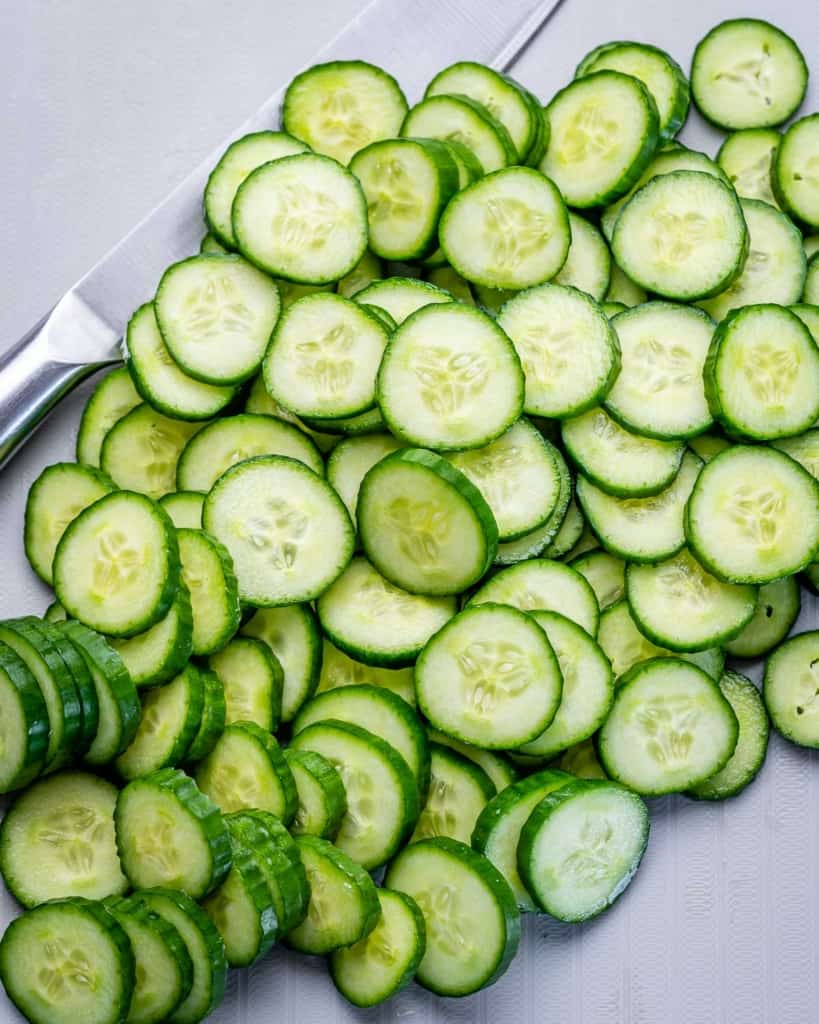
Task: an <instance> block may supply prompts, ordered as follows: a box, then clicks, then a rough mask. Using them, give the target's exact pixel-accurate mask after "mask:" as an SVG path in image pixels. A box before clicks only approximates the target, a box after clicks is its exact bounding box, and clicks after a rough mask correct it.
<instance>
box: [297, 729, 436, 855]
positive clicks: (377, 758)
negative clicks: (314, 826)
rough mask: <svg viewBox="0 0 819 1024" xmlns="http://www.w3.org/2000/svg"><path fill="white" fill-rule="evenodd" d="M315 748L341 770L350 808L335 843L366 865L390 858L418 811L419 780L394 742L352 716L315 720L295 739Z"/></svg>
mask: <svg viewBox="0 0 819 1024" xmlns="http://www.w3.org/2000/svg"><path fill="white" fill-rule="evenodd" d="M291 746H292V747H294V748H295V749H296V750H314V751H316V753H319V754H321V755H322V756H323V757H325V758H326V759H327V760H328V761H330V763H331V764H332V765H333V767H334V768H335V769H336V771H337V772H338V773H339V775H340V776H341V780H342V782H343V783H344V790H345V792H346V795H347V813H346V814H345V815H344V817H343V818H342V821H341V826H340V828H339V830H338V834H337V835H336V838H335V844H336V846H337V847H338V848H339V850H342V851H343V852H344V853H346V854H347V855H348V856H349V857H352V859H353V860H354V861H355V862H356V863H358V864H361V865H362V867H365V868H367V869H368V870H372V869H373V868H377V867H379V866H380V865H382V864H384V863H386V861H388V860H389V859H390V857H392V855H393V854H394V853H395V852H396V851H397V850H398V848H399V847H400V846H401V844H402V843H403V842H404V841H405V840H406V838H407V836H408V834H409V832H410V831H411V829H412V827H413V825H414V824H415V822H416V820H417V818H418V813H419V799H418V785H417V783H416V781H415V777H414V776H413V774H412V771H411V770H410V768H409V766H408V764H407V762H406V761H405V760H404V758H403V757H401V755H400V754H399V753H398V752H397V751H396V750H395V748H394V747H393V746H391V745H390V744H389V743H387V742H385V741H384V740H382V739H381V738H380V737H378V736H376V735H375V734H374V733H371V732H369V731H368V730H367V729H361V728H359V727H358V726H356V725H352V724H351V723H349V722H341V721H336V720H333V719H329V720H327V721H321V722H314V723H313V724H312V725H309V726H307V727H306V728H305V729H303V730H302V731H301V732H300V733H299V734H298V735H297V736H295V737H294V738H293V740H292V742H291Z"/></svg>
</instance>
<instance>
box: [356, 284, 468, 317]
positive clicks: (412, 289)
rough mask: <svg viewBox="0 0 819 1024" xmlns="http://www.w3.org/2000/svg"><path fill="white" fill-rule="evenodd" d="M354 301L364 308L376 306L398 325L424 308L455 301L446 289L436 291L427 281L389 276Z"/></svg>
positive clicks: (364, 291) (369, 286)
mask: <svg viewBox="0 0 819 1024" xmlns="http://www.w3.org/2000/svg"><path fill="white" fill-rule="evenodd" d="M355 301H356V302H359V303H361V305H363V306H366V305H374V306H378V307H379V308H380V309H384V310H386V311H387V313H389V314H390V316H391V317H392V318H393V320H394V321H395V322H396V323H397V324H399V325H400V324H402V323H403V322H404V321H405V320H406V319H407V317H408V316H411V315H412V314H413V313H415V312H417V311H418V310H419V309H422V308H423V307H424V306H434V305H440V304H441V303H445V302H452V296H451V295H450V294H449V292H447V291H444V289H443V288H436V286H435V285H434V284H429V282H428V281H416V280H414V279H413V278H411V277H390V278H387V279H386V280H384V281H373V283H372V284H370V285H368V286H367V287H366V288H362V290H361V291H360V292H356V296H355Z"/></svg>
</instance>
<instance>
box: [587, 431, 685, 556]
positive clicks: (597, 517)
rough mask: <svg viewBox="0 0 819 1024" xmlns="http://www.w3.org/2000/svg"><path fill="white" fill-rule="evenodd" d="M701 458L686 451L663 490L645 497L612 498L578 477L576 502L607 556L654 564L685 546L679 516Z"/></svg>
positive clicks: (683, 531)
mask: <svg viewBox="0 0 819 1024" xmlns="http://www.w3.org/2000/svg"><path fill="white" fill-rule="evenodd" d="M701 468H702V462H701V461H700V459H699V458H698V457H697V456H696V455H695V454H694V453H693V452H690V451H688V452H686V453H685V455H683V459H682V462H681V464H680V470H679V472H678V473H677V475H676V477H675V478H674V480H673V481H672V483H671V484H670V485H669V486H668V487H666V489H665V490H664V491H660V492H659V493H658V494H655V495H652V496H651V497H648V498H615V497H613V496H612V495H610V494H606V493H605V491H601V490H600V489H599V488H598V487H595V485H594V484H593V483H591V482H590V481H589V480H587V479H586V478H585V477H584V476H582V475H580V476H578V478H577V500H578V501H579V502H580V507H581V508H582V509H583V512H584V514H585V516H586V518H587V519H588V521H589V523H590V524H591V528H592V529H593V530H594V532H595V534H597V536H598V537H599V538H600V543H601V544H602V546H603V547H604V548H605V549H606V550H607V551H608V552H610V553H611V554H613V555H618V556H619V557H620V558H624V559H626V560H627V561H631V562H659V561H661V560H662V559H663V558H670V557H671V555H675V554H676V553H677V552H678V551H679V550H680V549H681V548H682V547H684V545H685V528H684V523H683V520H684V514H685V509H686V502H687V501H688V499H689V497H690V495H691V491H692V490H693V488H694V484H695V483H696V481H697V477H698V476H699V473H700V469H701Z"/></svg>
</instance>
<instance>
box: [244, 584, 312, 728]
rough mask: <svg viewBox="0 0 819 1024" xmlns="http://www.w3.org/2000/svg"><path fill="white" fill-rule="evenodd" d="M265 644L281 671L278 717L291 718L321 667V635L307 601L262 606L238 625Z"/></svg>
mask: <svg viewBox="0 0 819 1024" xmlns="http://www.w3.org/2000/svg"><path fill="white" fill-rule="evenodd" d="M241 633H242V635H243V636H251V637H255V638H256V639H257V640H261V641H262V642H263V643H264V644H266V645H267V646H268V647H269V648H270V650H271V651H272V653H273V655H274V656H275V658H276V660H277V661H278V662H279V664H280V665H281V669H282V672H283V673H284V681H283V688H282V701H281V704H282V707H281V719H282V721H283V722H290V721H292V719H293V718H295V716H296V713H297V712H298V710H299V708H300V707H301V706H302V704H303V703H304V702H305V701H306V700H309V699H310V697H312V695H313V693H314V691H315V689H316V686H317V685H318V679H319V673H320V671H321V636H320V633H319V628H318V624H317V622H316V616H315V614H314V612H313V610H312V608H311V607H310V605H309V604H294V605H289V606H287V607H285V608H261V609H259V611H257V612H256V613H255V614H254V615H253V616H252V617H251V618H250V619H248V621H247V622H246V623H245V624H244V626H243V627H242V629H241Z"/></svg>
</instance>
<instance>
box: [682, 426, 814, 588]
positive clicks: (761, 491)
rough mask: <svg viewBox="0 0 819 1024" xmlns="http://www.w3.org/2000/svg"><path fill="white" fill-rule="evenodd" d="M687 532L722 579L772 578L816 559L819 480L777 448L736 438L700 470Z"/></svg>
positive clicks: (765, 580)
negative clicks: (743, 441) (730, 445)
mask: <svg viewBox="0 0 819 1024" xmlns="http://www.w3.org/2000/svg"><path fill="white" fill-rule="evenodd" d="M685 532H686V536H687V538H688V543H689V546H690V547H691V550H692V552H693V554H694V555H695V556H696V558H697V559H698V561H699V562H701V563H702V565H704V566H705V568H706V569H708V570H709V571H710V572H712V573H713V574H714V575H715V576H717V577H718V578H720V579H724V580H726V581H728V582H731V583H770V582H771V580H775V579H779V578H780V577H782V576H788V575H790V574H792V573H795V572H799V571H800V569H804V568H805V566H806V565H809V564H810V563H811V562H812V561H814V559H815V558H816V553H817V551H819V483H817V481H816V480H814V478H813V477H812V476H811V475H810V473H808V472H807V471H806V470H805V469H803V468H802V467H801V466H800V465H799V464H798V463H797V462H794V460H793V459H790V458H789V457H788V456H787V455H785V454H784V453H783V452H780V451H777V450H776V449H775V448H767V447H763V446H757V447H750V446H747V445H735V446H734V447H732V448H729V449H727V450H726V451H724V452H722V453H721V454H719V455H717V456H716V458H714V459H712V460H711V461H710V462H709V463H708V465H707V466H705V468H704V469H703V471H702V473H701V474H700V476H699V479H698V480H697V483H696V485H695V487H694V489H693V492H692V494H691V498H690V500H689V503H688V506H687V508H686V514H685ZM726 538H728V540H727V541H726Z"/></svg>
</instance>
